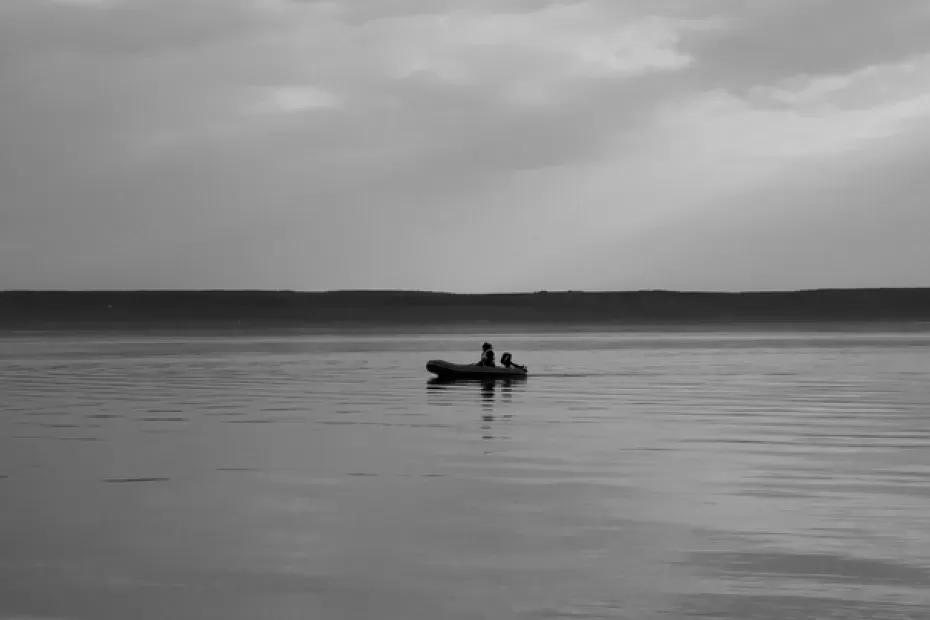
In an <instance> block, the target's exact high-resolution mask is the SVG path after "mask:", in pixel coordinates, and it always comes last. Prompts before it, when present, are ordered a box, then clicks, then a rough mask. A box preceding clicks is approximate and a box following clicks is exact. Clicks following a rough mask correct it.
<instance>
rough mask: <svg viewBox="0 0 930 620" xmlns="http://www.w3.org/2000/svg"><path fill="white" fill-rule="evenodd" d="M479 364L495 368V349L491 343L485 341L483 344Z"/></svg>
mask: <svg viewBox="0 0 930 620" xmlns="http://www.w3.org/2000/svg"><path fill="white" fill-rule="evenodd" d="M477 365H478V366H488V367H491V368H494V349H493V348H492V347H491V343H489V342H485V343H484V344H483V345H481V360H480V361H479V362H478V364H477Z"/></svg>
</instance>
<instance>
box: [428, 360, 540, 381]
mask: <svg viewBox="0 0 930 620" xmlns="http://www.w3.org/2000/svg"><path fill="white" fill-rule="evenodd" d="M426 370H428V371H429V372H431V373H433V374H435V375H436V376H438V377H439V378H440V379H518V378H521V377H526V375H527V371H526V368H520V367H517V366H510V367H507V366H478V365H477V364H453V363H452V362H447V361H445V360H430V361H428V362H426Z"/></svg>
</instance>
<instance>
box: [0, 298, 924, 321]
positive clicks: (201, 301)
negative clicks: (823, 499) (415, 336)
mask: <svg viewBox="0 0 930 620" xmlns="http://www.w3.org/2000/svg"><path fill="white" fill-rule="evenodd" d="M924 321H930V288H869V289H816V290H801V291H772V292H741V293H740V292H737V293H729V292H688V291H664V290H653V291H617V292H583V291H554V292H545V291H540V292H536V293H486V294H484V293H482V294H474V293H437V292H427V291H390V290H384V291H378V290H362V291H330V292H296V291H260V290H205V291H193V290H190V291H188V290H175V291H170V290H140V291H0V328H6V329H10V328H13V329H24V328H25V329H55V328H82V327H87V328H91V327H126V328H130V327H153V328H195V327H211V326H217V327H233V328H235V327H242V328H248V327H256V328H258V327H327V326H343V327H365V326H374V325H386V326H390V325H395V326H397V327H405V328H407V329H415V328H416V327H417V326H418V325H433V326H440V325H450V326H455V325H461V326H464V325H471V326H475V327H488V328H493V327H494V326H495V325H500V326H506V325H523V326H527V327H530V326H533V325H538V326H543V325H546V326H553V327H558V326H569V325H605V326H615V327H622V326H631V327H632V326H645V325H673V324H680V325H701V324H707V325H720V324H732V323H748V324H752V323H794V322H799V323H814V322H845V323H863V322H865V323H876V322H878V323H880V322H924Z"/></svg>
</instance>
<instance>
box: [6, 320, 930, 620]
mask: <svg viewBox="0 0 930 620" xmlns="http://www.w3.org/2000/svg"><path fill="white" fill-rule="evenodd" d="M489 337H493V338H494V341H495V342H499V343H501V344H506V346H507V348H508V350H511V351H515V352H517V351H519V352H520V357H521V359H526V360H527V362H528V363H530V365H531V367H532V368H533V369H534V374H533V376H531V377H530V378H529V379H528V380H513V379H498V380H495V381H492V382H486V381H453V382H448V381H445V382H443V381H438V380H428V381H426V389H425V390H424V387H423V386H424V380H425V379H426V377H424V373H423V370H422V368H423V361H424V360H427V359H434V358H440V357H445V358H450V359H454V358H455V356H457V355H461V356H463V357H466V356H468V355H470V353H471V352H472V351H473V350H474V347H475V343H476V342H477V343H480V342H482V341H483V340H485V339H487V338H489ZM928 359H930V334H928V333H926V332H921V331H919V330H913V329H912V330H909V331H901V332H869V333H843V332H841V331H839V330H838V329H831V330H830V331H829V332H824V333H817V332H815V331H811V330H809V331H807V332H787V331H777V332H776V331H772V332H764V331H757V332H748V331H745V330H744V331H740V332H734V333H727V332H704V333H700V332H695V331H689V332H679V333H653V332H637V333H598V334H584V333H581V334H569V333H535V334H521V335H519V336H508V335H506V334H490V335H488V334H478V335H455V334H439V335H422V336H410V335H405V336H403V337H396V336H391V335H389V334H384V335H372V334H368V335H355V336H343V335H339V334H316V335H294V336H288V337H286V338H285V337H280V336H270V335H269V336H261V335H258V336H256V335H254V334H253V335H251V336H248V337H234V338H224V337H220V336H215V335H214V336H189V337H185V338H183V339H180V338H171V337H157V336H146V335H142V334H135V335H126V336H113V335H93V334H90V335H57V336H44V337H43V336H25V337H23V336H0V395H2V398H3V401H2V404H3V409H2V412H0V505H2V506H3V510H0V619H3V618H8V617H9V618H14V617H15V618H19V617H30V618H105V619H106V618H113V619H117V618H119V619H122V618H126V617H132V618H141V619H143V620H144V619H147V618H152V619H155V618H165V617H179V618H230V619H236V618H243V619H245V618H256V617H261V618H306V617H319V618H331V617H337V618H371V617H387V618H395V617H396V618H401V617H402V618H412V619H423V620H426V619H432V618H439V617H442V618H456V619H457V618H462V619H466V618H468V619H473V618H521V619H529V618H636V619H639V618H643V619H649V618H672V619H675V618H721V619H732V620H737V619H739V620H742V619H745V618H754V619H760V620H776V619H777V620H781V619H783V618H826V617H833V618H870V619H874V618H877V619H892V618H894V619H900V618H925V617H930V598H928V597H930V594H928V588H927V584H928V583H930V528H928V527H927V524H926V519H927V517H926V515H927V514H928V512H930V416H928V410H930V409H928V408H930V393H928V391H927V385H930V366H928V364H927V360H928Z"/></svg>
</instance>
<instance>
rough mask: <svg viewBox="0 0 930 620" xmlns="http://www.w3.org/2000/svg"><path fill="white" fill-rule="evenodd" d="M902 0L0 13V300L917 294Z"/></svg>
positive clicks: (179, 3)
mask: <svg viewBox="0 0 930 620" xmlns="http://www.w3.org/2000/svg"><path fill="white" fill-rule="evenodd" d="M928 161H930V4H928V3H926V2H925V1H923V0H915V1H909V0H897V1H895V2H875V1H871V0H870V1H859V0H777V1H776V0H772V1H767V2H744V1H742V0H740V1H736V0H732V1H726V0H677V1H674V0H668V1H661V0H659V1H656V0H650V1H646V0H641V1H627V2H624V1H618V0H603V1H597V0H592V1H584V0H577V1H569V0H566V1H564V2H557V1H548V2H547V1H542V0H538V1H530V0H493V1H492V0H476V1H473V2H465V1H459V2H452V1H440V0H354V1H350V0H344V1H342V2H338V1H333V2H327V1H314V0H304V1H295V0H290V1H286V0H54V1H53V0H3V2H2V3H0V288H75V289H80V288H291V289H302V290H319V289H333V288H417V289H433V290H452V291H501V290H535V289H541V288H548V289H560V288H572V289H629V288H676V289H717V290H734V289H742V290H749V289H772V288H780V289H783V288H801V287H804V288H807V287H830V286H843V287H845V286H920V285H930V277H928V275H927V274H928V273H930V272H928V266H930V243H928V241H927V239H928V237H930V177H928V175H927V173H926V170H927V166H928V164H927V162H928Z"/></svg>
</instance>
